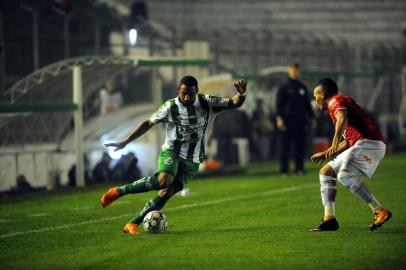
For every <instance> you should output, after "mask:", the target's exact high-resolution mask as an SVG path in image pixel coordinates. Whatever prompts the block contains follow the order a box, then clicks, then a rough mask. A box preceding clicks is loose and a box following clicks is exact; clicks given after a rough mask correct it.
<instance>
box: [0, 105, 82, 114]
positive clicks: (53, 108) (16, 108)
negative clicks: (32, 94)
mask: <svg viewBox="0 0 406 270" xmlns="http://www.w3.org/2000/svg"><path fill="white" fill-rule="evenodd" d="M77 109H78V105H76V104H73V103H71V104H69V103H68V104H12V105H5V104H0V113H24V112H25V113H27V112H30V113H48V112H66V111H75V110H77Z"/></svg>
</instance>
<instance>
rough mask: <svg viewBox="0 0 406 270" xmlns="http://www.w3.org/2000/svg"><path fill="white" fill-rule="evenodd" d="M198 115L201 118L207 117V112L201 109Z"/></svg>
mask: <svg viewBox="0 0 406 270" xmlns="http://www.w3.org/2000/svg"><path fill="white" fill-rule="evenodd" d="M200 117H201V118H206V117H207V112H206V111H203V110H202V111H201V112H200Z"/></svg>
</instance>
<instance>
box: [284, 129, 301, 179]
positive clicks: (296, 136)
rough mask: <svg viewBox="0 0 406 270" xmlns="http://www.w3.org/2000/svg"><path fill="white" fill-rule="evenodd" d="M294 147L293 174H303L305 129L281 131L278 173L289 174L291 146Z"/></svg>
mask: <svg viewBox="0 0 406 270" xmlns="http://www.w3.org/2000/svg"><path fill="white" fill-rule="evenodd" d="M292 145H293V146H294V158H295V172H296V173H299V172H301V173H304V156H305V148H306V129H305V128H289V129H286V130H285V131H282V149H281V155H280V172H281V173H282V174H287V173H289V158H290V153H291V149H292V148H291V146H292Z"/></svg>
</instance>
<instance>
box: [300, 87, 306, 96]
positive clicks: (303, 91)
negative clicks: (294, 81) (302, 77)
mask: <svg viewBox="0 0 406 270" xmlns="http://www.w3.org/2000/svg"><path fill="white" fill-rule="evenodd" d="M299 94H300V95H301V96H304V95H305V94H306V91H305V90H304V89H303V88H300V90H299Z"/></svg>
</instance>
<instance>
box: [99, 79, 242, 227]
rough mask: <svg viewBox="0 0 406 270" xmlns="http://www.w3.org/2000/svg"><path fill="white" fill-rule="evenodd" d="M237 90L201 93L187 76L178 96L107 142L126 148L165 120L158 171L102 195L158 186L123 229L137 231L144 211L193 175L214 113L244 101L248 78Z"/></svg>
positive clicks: (110, 197) (105, 201)
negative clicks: (228, 95) (220, 94)
mask: <svg viewBox="0 0 406 270" xmlns="http://www.w3.org/2000/svg"><path fill="white" fill-rule="evenodd" d="M234 86H235V88H236V90H237V92H238V93H237V94H236V95H235V96H233V97H232V98H221V97H214V96H209V95H203V94H198V92H199V88H198V83H197V80H196V79H195V78H194V77H192V76H185V77H183V78H182V79H181V81H180V83H179V85H178V89H177V90H178V96H177V97H176V98H173V99H170V100H168V101H166V102H165V103H164V104H163V105H162V106H161V107H160V108H159V109H158V111H156V112H155V113H154V114H153V115H152V116H151V117H150V118H149V119H147V120H145V121H144V122H142V123H141V124H140V125H139V126H138V127H136V128H135V129H134V130H133V131H132V132H131V133H130V134H129V135H128V137H127V138H126V139H124V140H122V141H119V142H116V143H108V144H105V146H106V147H109V146H113V147H116V149H115V151H117V150H120V149H122V148H124V147H125V146H126V145H127V144H129V143H130V142H131V141H133V140H135V139H137V138H139V137H140V136H142V135H143V134H145V133H146V132H147V131H148V130H149V129H151V128H152V127H153V126H154V125H156V124H159V123H166V126H167V128H166V140H165V143H164V144H163V146H162V150H161V152H160V154H159V158H158V169H157V173H156V174H155V175H152V176H147V177H144V178H141V179H139V180H137V181H135V182H134V183H131V184H128V185H124V186H121V187H113V188H110V189H109V190H108V191H107V192H106V193H105V194H104V195H103V197H102V206H103V207H107V206H108V205H110V204H111V203H112V202H113V201H115V200H116V199H118V198H119V197H121V196H123V195H126V194H133V193H141V192H147V191H150V190H159V192H158V195H157V196H156V197H154V198H152V199H151V200H150V201H148V202H147V203H146V204H145V206H144V208H143V209H142V210H141V212H139V213H138V214H137V215H135V217H134V218H133V219H131V220H130V221H129V222H128V223H127V224H126V225H125V227H124V232H126V233H131V234H138V233H139V231H138V225H139V224H140V223H141V222H142V221H143V219H144V217H145V215H146V214H147V213H148V212H150V211H153V210H160V209H162V207H163V206H164V205H165V203H166V202H167V201H168V200H169V199H170V198H171V197H172V196H173V195H174V194H175V193H177V192H178V191H181V190H182V189H183V184H184V183H187V182H188V180H190V179H191V178H193V177H194V176H195V175H196V173H197V171H198V168H199V164H200V163H201V162H202V161H203V160H204V159H205V143H206V139H207V131H208V129H209V127H210V126H211V124H212V122H213V120H214V117H215V115H216V114H217V113H219V112H220V111H222V110H223V109H233V108H239V107H241V106H242V105H243V103H244V101H245V95H246V89H247V81H245V80H238V81H236V82H234Z"/></svg>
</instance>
